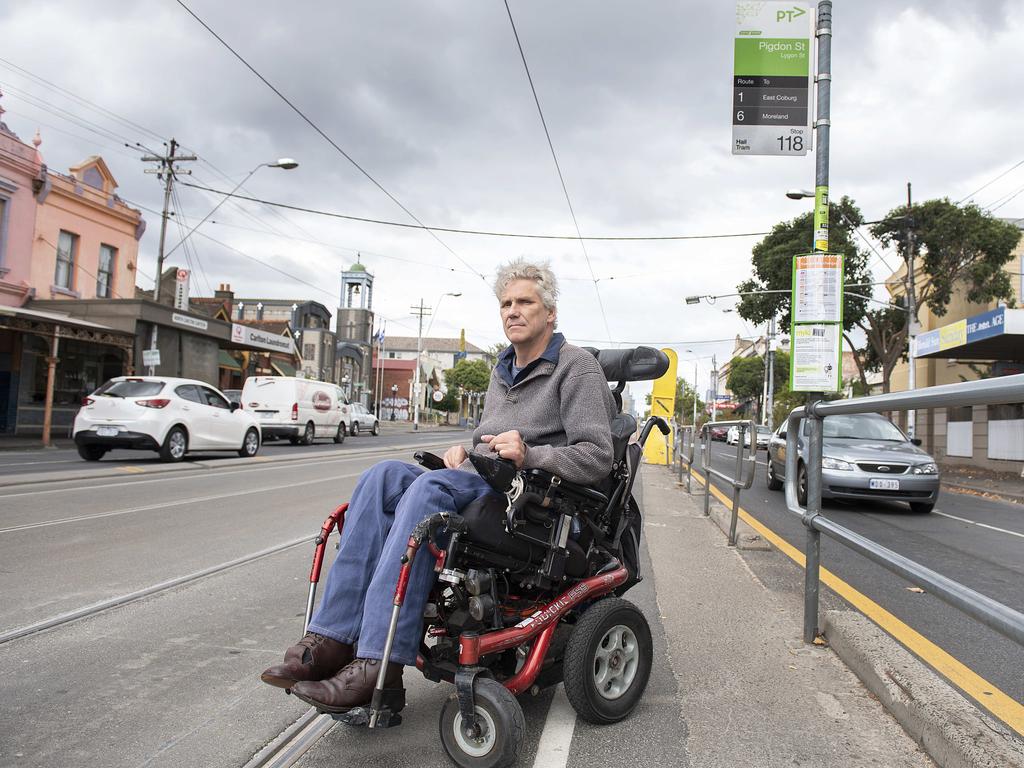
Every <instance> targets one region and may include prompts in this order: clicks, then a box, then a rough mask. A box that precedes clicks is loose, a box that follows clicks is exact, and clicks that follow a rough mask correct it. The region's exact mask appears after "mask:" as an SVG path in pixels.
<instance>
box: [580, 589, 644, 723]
mask: <svg viewBox="0 0 1024 768" xmlns="http://www.w3.org/2000/svg"><path fill="white" fill-rule="evenodd" d="M652 655H653V643H652V642H651V628H650V626H649V625H648V624H647V619H646V618H645V617H644V615H643V613H641V612H640V609H639V608H637V607H636V606H635V605H633V604H632V603H631V602H629V601H628V600H623V599H621V598H618V597H606V598H604V599H603V600H598V601H597V602H596V603H594V605H592V606H590V608H588V609H587V610H586V611H585V612H584V613H583V615H582V616H581V617H580V619H579V621H577V622H576V626H575V627H573V630H572V635H571V636H570V637H569V643H568V645H567V646H566V648H565V663H564V666H563V674H562V679H563V681H564V683H565V695H566V698H568V699H569V703H570V704H572V707H573V709H575V710H576V713H577V714H578V715H579V716H580V717H581V718H583V719H584V720H586V721H587V722H588V723H594V724H596V725H604V724H606V723H617V722H618V721H619V720H622V719H623V718H624V717H626V716H627V715H629V713H630V712H632V711H633V710H634V709H635V708H636V705H637V704H639V703H640V698H641V697H642V696H643V695H644V690H645V689H646V688H647V680H648V678H649V677H650V675H651V661H652Z"/></svg>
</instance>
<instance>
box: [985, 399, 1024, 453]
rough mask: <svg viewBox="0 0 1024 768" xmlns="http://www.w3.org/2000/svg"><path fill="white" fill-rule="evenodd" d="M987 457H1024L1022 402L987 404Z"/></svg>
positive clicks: (1023, 405)
mask: <svg viewBox="0 0 1024 768" xmlns="http://www.w3.org/2000/svg"><path fill="white" fill-rule="evenodd" d="M988 457H989V458H990V459H1008V460H1011V461H1020V460H1021V459H1024V403H1007V404H1003V405H990V406H988Z"/></svg>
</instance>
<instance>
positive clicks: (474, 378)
mask: <svg viewBox="0 0 1024 768" xmlns="http://www.w3.org/2000/svg"><path fill="white" fill-rule="evenodd" d="M444 380H445V383H446V384H447V385H448V391H449V392H450V391H451V390H452V389H455V390H458V388H459V387H462V388H463V389H464V390H465V391H466V392H486V391H487V385H488V383H489V382H490V380H491V367H490V366H489V365H487V363H486V362H485V361H483V360H459V362H457V363H456V364H455V367H454V368H449V369H448V370H446V371H445V372H444Z"/></svg>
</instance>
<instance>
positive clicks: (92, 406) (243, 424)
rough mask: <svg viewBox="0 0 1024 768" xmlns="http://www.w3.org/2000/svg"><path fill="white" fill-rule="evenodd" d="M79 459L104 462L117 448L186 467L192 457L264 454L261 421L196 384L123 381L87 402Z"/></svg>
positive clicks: (78, 431)
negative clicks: (192, 453) (188, 455)
mask: <svg viewBox="0 0 1024 768" xmlns="http://www.w3.org/2000/svg"><path fill="white" fill-rule="evenodd" d="M73 436H74V440H75V445H76V446H78V454H79V455H80V456H81V457H82V458H83V459H85V460H86V461H99V460H100V459H101V458H103V456H104V455H105V454H106V453H107V451H109V450H111V449H113V448H132V449H136V450H144V451H157V452H158V453H159V454H160V458H161V460H163V461H181V459H182V458H184V456H185V453H186V452H188V451H235V452H237V453H238V455H239V456H242V457H249V456H255V455H256V453H257V451H259V449H260V442H261V435H260V426H259V423H258V422H257V421H256V418H255V417H254V416H253V415H252V414H250V413H248V412H246V411H244V410H241V409H240V408H238V407H237V406H235V405H232V404H231V403H230V402H228V399H227V398H226V397H224V395H223V394H222V393H221V392H220V391H218V390H217V389H215V388H213V387H211V386H210V385H209V384H205V383H204V382H201V381H196V380H194V379H172V378H165V377H162V376H119V377H117V378H115V379H111V380H110V381H108V382H107V383H106V384H104V385H103V386H102V387H100V388H99V389H97V390H96V391H95V392H93V393H92V394H91V395H89V396H88V397H86V398H85V399H84V400H83V401H82V407H81V408H80V409H79V411H78V414H77V415H76V416H75V426H74V432H73Z"/></svg>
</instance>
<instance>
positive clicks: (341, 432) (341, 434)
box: [334, 422, 345, 445]
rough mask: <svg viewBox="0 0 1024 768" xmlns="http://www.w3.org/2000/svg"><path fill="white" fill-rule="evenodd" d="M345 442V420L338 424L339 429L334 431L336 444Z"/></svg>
mask: <svg viewBox="0 0 1024 768" xmlns="http://www.w3.org/2000/svg"><path fill="white" fill-rule="evenodd" d="M344 442H345V422H341V423H340V424H339V425H338V431H337V432H335V433H334V443H335V445H341V444H342V443H344Z"/></svg>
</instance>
